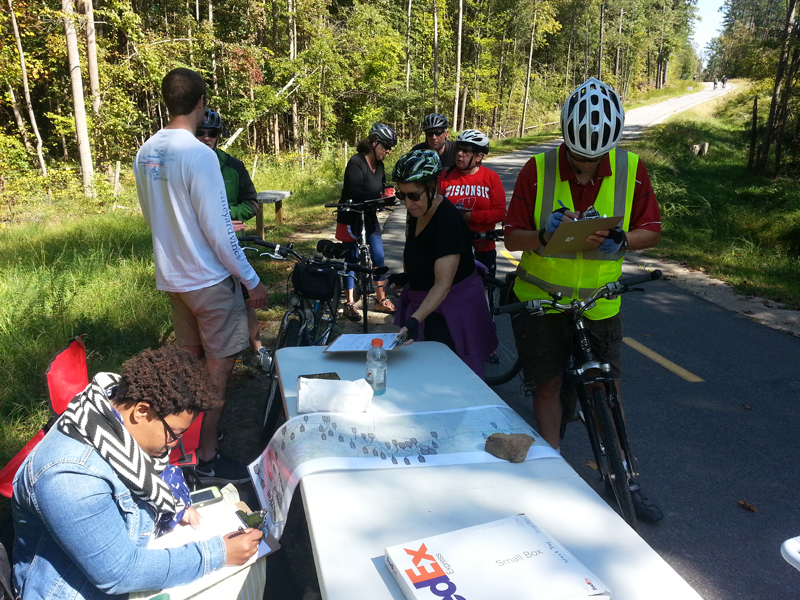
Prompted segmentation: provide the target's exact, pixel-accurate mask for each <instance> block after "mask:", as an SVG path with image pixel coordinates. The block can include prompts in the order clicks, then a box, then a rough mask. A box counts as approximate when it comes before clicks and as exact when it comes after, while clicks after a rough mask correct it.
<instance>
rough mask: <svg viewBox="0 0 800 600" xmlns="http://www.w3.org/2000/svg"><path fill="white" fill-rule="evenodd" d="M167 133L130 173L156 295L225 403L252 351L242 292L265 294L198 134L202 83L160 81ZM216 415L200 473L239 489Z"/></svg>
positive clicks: (237, 469)
mask: <svg viewBox="0 0 800 600" xmlns="http://www.w3.org/2000/svg"><path fill="white" fill-rule="evenodd" d="M161 93H162V96H163V100H164V103H165V104H166V106H167V110H168V111H169V116H170V122H169V125H167V126H166V127H164V128H163V129H161V130H160V131H159V132H157V133H156V134H155V135H154V136H153V137H151V138H150V139H149V140H147V141H146V142H145V143H144V144H143V145H142V147H141V148H140V149H139V152H138V153H137V154H136V160H135V161H134V164H133V170H134V174H135V176H136V187H137V192H138V194H139V203H140V204H141V206H142V213H143V214H144V218H145V220H146V221H147V224H148V225H149V226H150V229H151V230H152V232H153V250H154V253H155V263H156V287H157V288H158V289H159V290H163V291H165V292H167V294H168V296H169V301H170V309H171V315H172V323H173V325H174V327H175V336H176V338H177V341H178V343H179V344H181V345H183V346H185V347H186V349H187V350H188V351H189V352H191V353H192V354H194V355H196V356H198V357H205V360H206V367H207V368H208V370H209V372H210V373H211V376H212V378H213V379H214V382H215V383H216V384H217V387H219V389H220V393H221V394H222V395H223V397H224V395H225V388H226V387H227V384H228V378H229V377H230V374H231V371H232V370H233V365H234V362H235V355H236V353H237V352H240V351H241V350H244V349H245V348H248V347H249V338H248V330H247V313H246V310H245V305H244V300H243V299H242V293H241V291H240V290H239V285H244V286H245V287H246V288H247V290H248V293H249V294H250V302H251V305H252V306H253V307H254V308H260V307H262V306H264V305H265V304H266V302H267V296H268V294H267V289H266V288H265V287H264V284H262V283H261V281H260V279H259V277H258V275H257V274H256V272H255V271H254V270H253V267H252V266H250V263H248V262H247V259H246V258H245V256H244V252H242V250H241V248H240V247H239V243H238V241H237V238H236V235H235V233H234V231H233V225H232V223H231V217H230V213H229V212H228V199H227V196H226V194H225V183H224V181H223V179H222V174H221V172H220V168H219V160H218V159H217V156H216V155H215V154H214V152H213V151H212V150H211V149H210V148H208V147H207V146H206V145H205V144H203V143H202V142H200V141H199V140H197V138H196V137H195V131H196V129H197V126H198V125H199V124H200V123H201V122H202V121H203V117H204V115H205V108H206V105H207V104H208V99H207V95H206V84H205V81H203V78H202V77H201V76H200V75H199V74H198V73H196V72H194V71H191V70H189V69H173V70H172V71H170V72H169V73H167V75H166V76H165V77H164V79H163V81H162V82H161ZM221 414H222V409H221V408H220V409H218V410H216V411H209V412H208V413H206V416H205V419H204V422H203V433H202V436H201V440H200V448H199V449H198V458H199V461H200V464H199V465H198V467H197V473H198V475H199V476H200V478H201V480H203V482H204V483H225V482H234V483H237V482H241V481H244V480H246V479H247V478H248V477H247V472H246V470H243V469H242V468H241V465H239V464H238V463H235V462H234V461H231V460H229V459H226V458H224V457H222V456H220V454H219V452H218V451H217V448H216V445H217V439H218V433H219V420H220V416H221Z"/></svg>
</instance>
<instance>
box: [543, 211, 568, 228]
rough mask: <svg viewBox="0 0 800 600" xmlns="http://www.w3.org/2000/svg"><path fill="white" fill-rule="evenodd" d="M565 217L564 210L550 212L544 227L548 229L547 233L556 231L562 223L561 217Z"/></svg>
mask: <svg viewBox="0 0 800 600" xmlns="http://www.w3.org/2000/svg"><path fill="white" fill-rule="evenodd" d="M563 218H564V211H563V210H560V211H554V212H552V213H551V214H550V218H549V219H547V223H545V224H544V228H545V229H546V230H547V233H550V234H552V233H554V232H555V230H556V229H557V228H558V226H559V225H561V219H563Z"/></svg>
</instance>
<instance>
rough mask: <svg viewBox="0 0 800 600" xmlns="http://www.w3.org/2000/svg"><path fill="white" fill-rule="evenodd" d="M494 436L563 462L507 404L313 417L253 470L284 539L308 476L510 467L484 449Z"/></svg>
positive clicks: (294, 426) (280, 439)
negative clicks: (524, 440)
mask: <svg viewBox="0 0 800 600" xmlns="http://www.w3.org/2000/svg"><path fill="white" fill-rule="evenodd" d="M493 433H507V434H511V433H526V434H528V435H530V436H531V437H533V438H534V439H535V440H536V441H535V443H534V444H533V446H531V448H530V450H529V451H528V456H527V459H526V460H532V459H536V458H549V457H559V454H558V453H557V452H556V451H555V450H553V449H552V448H550V447H549V446H548V445H547V444H546V443H545V442H544V441H543V440H542V438H541V437H540V436H539V434H538V433H536V432H535V431H534V430H533V429H532V428H531V427H530V425H528V424H527V423H526V422H525V421H524V420H523V419H522V417H520V416H519V415H518V414H517V413H515V412H514V411H513V410H512V409H511V408H509V407H508V406H505V405H491V406H477V407H472V408H467V409H457V410H451V411H434V412H423V413H407V414H399V415H373V414H369V413H349V414H342V413H311V414H307V415H301V416H298V417H294V418H292V419H290V420H289V421H287V422H286V423H285V424H284V425H283V426H282V427H281V428H280V429H279V430H278V431H277V432H276V433H275V435H274V437H273V438H272V440H270V442H269V445H268V446H267V448H266V450H264V452H263V453H262V455H261V456H260V457H259V458H257V459H256V460H255V461H253V462H252V463H251V464H250V465H249V466H248V468H249V470H250V476H251V477H252V479H253V483H254V487H255V488H256V492H257V493H258V495H259V500H260V502H261V506H262V508H265V509H268V510H269V514H268V516H267V518H268V519H270V520H271V523H270V525H269V530H270V532H271V533H272V535H273V536H275V538H276V539H280V537H281V534H282V533H283V527H284V525H285V522H286V515H287V512H288V510H289V505H290V504H291V500H292V495H293V494H294V490H295V488H296V487H297V483H298V482H299V481H300V479H301V478H302V477H304V476H305V475H308V474H311V473H318V472H321V471H332V470H344V469H406V468H411V467H426V466H440V465H455V464H469V463H488V462H505V461H504V460H502V459H499V458H496V457H495V456H492V455H491V454H489V453H487V452H485V451H484V446H485V445H486V438H488V437H489V436H490V435H492V434H493Z"/></svg>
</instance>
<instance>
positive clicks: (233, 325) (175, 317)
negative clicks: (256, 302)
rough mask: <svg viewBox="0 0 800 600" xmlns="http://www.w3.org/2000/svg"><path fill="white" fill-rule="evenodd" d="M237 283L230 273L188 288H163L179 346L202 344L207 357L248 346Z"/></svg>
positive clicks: (230, 353) (245, 323)
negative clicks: (178, 290)
mask: <svg viewBox="0 0 800 600" xmlns="http://www.w3.org/2000/svg"><path fill="white" fill-rule="evenodd" d="M240 287H241V284H240V283H239V282H238V281H237V280H236V279H235V278H234V277H233V276H231V277H228V278H227V279H225V280H223V281H220V282H219V283H217V284H215V285H212V286H210V287H207V288H202V289H199V290H193V291H191V292H167V295H168V296H169V304H170V309H171V315H172V325H173V326H174V328H175V338H176V339H177V341H178V343H179V344H180V345H181V346H202V347H203V350H204V351H205V355H206V357H207V358H226V357H228V356H233V355H234V354H236V353H237V352H240V351H242V350H244V349H245V348H248V347H250V338H249V334H248V331H247V311H246V310H245V307H244V299H243V298H242V292H241V291H240V290H239V288H240Z"/></svg>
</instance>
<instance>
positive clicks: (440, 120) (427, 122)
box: [422, 113, 450, 131]
mask: <svg viewBox="0 0 800 600" xmlns="http://www.w3.org/2000/svg"><path fill="white" fill-rule="evenodd" d="M449 126H450V124H449V123H448V122H447V117H445V116H444V115H443V114H441V113H431V114H429V115H426V116H425V118H424V119H422V130H423V131H428V129H447V128H448V127H449Z"/></svg>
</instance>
